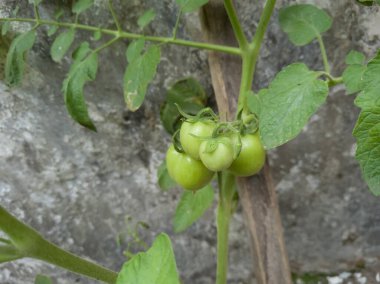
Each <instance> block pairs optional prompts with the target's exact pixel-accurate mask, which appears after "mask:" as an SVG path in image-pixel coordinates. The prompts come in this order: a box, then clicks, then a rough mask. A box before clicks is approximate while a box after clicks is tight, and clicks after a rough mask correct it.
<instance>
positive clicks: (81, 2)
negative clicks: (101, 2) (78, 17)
mask: <svg viewBox="0 0 380 284" xmlns="http://www.w3.org/2000/svg"><path fill="white" fill-rule="evenodd" d="M93 4H94V0H78V1H76V2H75V4H74V5H73V8H72V11H73V13H74V14H80V13H83V12H84V11H86V10H87V9H89V8H90V7H91V6H92V5H93Z"/></svg>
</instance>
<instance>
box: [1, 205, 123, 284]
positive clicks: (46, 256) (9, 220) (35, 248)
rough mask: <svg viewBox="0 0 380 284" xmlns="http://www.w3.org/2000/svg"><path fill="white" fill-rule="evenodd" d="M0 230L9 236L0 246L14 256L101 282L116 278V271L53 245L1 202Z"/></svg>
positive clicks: (113, 281) (109, 281) (108, 281)
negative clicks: (37, 261) (45, 263)
mask: <svg viewBox="0 0 380 284" xmlns="http://www.w3.org/2000/svg"><path fill="white" fill-rule="evenodd" d="M0 230H1V231H3V232H4V233H5V234H6V235H7V236H8V237H9V238H10V242H11V245H8V246H7V247H6V248H5V247H4V246H3V247H2V249H3V250H4V251H5V249H6V251H7V252H8V253H12V254H13V255H14V259H17V258H22V257H31V258H35V259H39V260H42V261H45V262H48V263H51V264H54V265H57V266H60V267H62V268H65V269H67V270H70V271H72V272H74V273H78V274H82V275H85V276H87V277H90V278H93V279H96V280H100V281H103V282H105V283H115V282H116V279H117V273H116V272H114V271H111V270H109V269H107V268H105V267H103V266H100V265H98V264H95V263H93V262H90V261H88V260H85V259H83V258H80V257H79V256H76V255H74V254H72V253H70V252H67V251H65V250H63V249H61V248H59V247H57V246H56V245H54V244H53V243H51V242H49V241H48V240H46V239H44V238H43V237H42V236H41V235H40V234H39V233H38V232H37V231H35V230H34V229H32V228H30V227H29V226H27V225H25V224H24V223H22V222H21V221H19V220H18V219H16V218H15V217H14V216H12V215H11V214H9V213H8V212H7V211H6V210H5V209H4V208H3V207H2V206H0ZM9 260H11V259H9Z"/></svg>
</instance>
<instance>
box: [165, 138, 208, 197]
mask: <svg viewBox="0 0 380 284" xmlns="http://www.w3.org/2000/svg"><path fill="white" fill-rule="evenodd" d="M166 166H167V168H168V172H169V175H170V176H171V177H172V179H173V180H175V181H176V182H177V183H178V184H179V185H180V186H182V187H183V188H184V189H187V190H192V191H195V190H198V189H201V188H202V187H204V186H205V185H207V184H208V183H209V182H210V181H211V179H212V177H213V176H214V173H213V172H212V171H210V170H209V169H207V168H206V167H205V166H204V165H203V164H202V162H201V161H199V160H195V159H194V158H192V157H190V156H189V155H188V154H186V153H180V152H178V151H177V150H176V149H175V148H174V145H171V146H170V147H169V149H168V151H167V153H166Z"/></svg>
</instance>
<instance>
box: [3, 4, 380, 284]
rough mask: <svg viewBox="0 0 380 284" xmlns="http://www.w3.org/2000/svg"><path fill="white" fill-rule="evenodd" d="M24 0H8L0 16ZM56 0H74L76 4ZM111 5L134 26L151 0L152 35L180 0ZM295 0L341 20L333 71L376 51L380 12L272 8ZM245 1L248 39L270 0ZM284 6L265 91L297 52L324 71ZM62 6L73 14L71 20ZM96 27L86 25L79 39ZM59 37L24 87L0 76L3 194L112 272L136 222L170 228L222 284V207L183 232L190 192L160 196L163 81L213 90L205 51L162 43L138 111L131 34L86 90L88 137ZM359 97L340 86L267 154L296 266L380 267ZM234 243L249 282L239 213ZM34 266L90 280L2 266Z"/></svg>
mask: <svg viewBox="0 0 380 284" xmlns="http://www.w3.org/2000/svg"><path fill="white" fill-rule="evenodd" d="M18 2H19V1H13V0H5V1H3V2H2V3H1V4H0V16H5V15H7V13H9V11H11V10H12V8H13V7H14V6H15V4H16V3H18ZM25 2H26V1H25ZM45 2H48V1H45ZM55 2H56V3H58V2H59V3H61V4H62V5H66V6H67V4H66V3H67V2H68V1H55ZM114 2H115V7H116V9H117V11H118V15H119V17H120V19H121V21H122V22H123V24H125V25H124V28H126V29H127V30H136V29H137V25H136V24H135V23H136V19H137V17H138V15H140V14H141V13H142V12H143V11H144V10H145V9H147V8H150V7H152V8H154V9H155V10H156V12H157V21H156V22H155V24H154V25H151V26H150V27H149V28H148V29H147V31H146V32H147V33H149V34H156V35H163V36H170V34H171V30H172V27H173V26H174V23H175V15H176V13H177V12H178V8H177V7H176V5H175V3H174V1H169V0H165V1H152V0H149V1H144V3H141V2H140V1H136V0H134V1H114ZM296 2H299V3H301V2H302V3H317V4H318V5H320V6H321V7H323V8H326V9H327V10H328V11H329V13H330V14H331V15H333V16H334V25H333V28H332V30H331V31H329V32H327V33H326V35H325V36H324V38H325V44H326V48H327V51H328V54H329V58H330V62H331V64H332V66H333V73H334V75H339V74H341V72H342V70H343V69H344V57H345V55H346V54H347V53H348V52H349V51H350V50H351V49H358V50H360V51H363V52H364V53H365V54H366V55H367V56H369V57H371V56H374V54H375V51H376V50H377V49H378V48H379V47H380V41H379V36H380V25H379V24H378V22H379V19H380V17H379V16H380V12H379V8H364V7H359V6H357V5H356V4H354V3H353V2H354V1H351V2H347V1H328V0H318V1H285V0H283V1H279V3H278V5H277V7H278V8H279V7H280V6H282V5H285V4H288V3H296ZM66 6H65V7H66ZM238 8H239V15H241V19H242V20H243V21H244V26H245V27H247V34H249V35H252V33H253V32H254V31H255V27H256V26H257V22H258V13H259V11H260V10H261V7H255V5H253V4H252V3H248V1H239V3H238ZM278 8H277V9H276V11H275V13H274V16H273V18H272V21H271V23H270V25H269V30H268V33H267V36H266V39H267V41H265V43H264V44H263V49H262V52H261V58H260V60H259V63H258V67H257V70H258V72H257V76H256V79H255V82H254V90H258V89H260V88H262V87H265V86H266V85H267V84H268V82H270V80H271V79H272V78H273V77H274V75H275V74H276V73H277V72H278V71H279V70H280V69H281V68H282V67H284V66H286V65H288V64H290V63H292V62H295V61H300V60H303V61H305V62H306V63H307V65H308V66H309V67H310V68H313V69H322V67H323V66H322V62H321V59H320V55H319V48H318V45H317V43H312V44H310V45H308V46H305V47H294V46H292V45H291V43H290V42H289V41H288V40H287V38H286V35H284V33H283V32H282V31H281V30H280V28H279V26H278V23H277V17H278ZM65 9H66V18H65V20H70V18H69V13H68V8H67V7H66V8H65ZM54 10H55V8H54V4H53V3H51V2H48V3H47V4H43V5H42V9H41V15H42V16H43V17H52V15H53V13H54ZM20 15H23V16H31V15H32V9H31V6H28V5H27V4H26V3H23V4H21V9H20ZM80 21H81V22H86V23H90V24H91V23H92V24H94V25H98V24H99V25H102V26H111V25H112V23H111V22H110V17H109V14H108V13H107V11H106V1H101V0H97V1H95V8H93V9H92V10H91V11H90V12H89V13H86V14H84V15H83V16H81V17H80ZM181 23H182V24H183V25H181V28H180V29H179V33H178V36H179V37H180V38H186V39H188V38H191V37H198V38H199V37H200V36H201V33H200V30H199V24H198V22H197V17H196V14H190V15H187V16H186V17H184V18H183V19H182V21H181ZM27 28H28V25H26V24H23V25H20V24H18V25H13V26H12V29H13V31H17V30H26V29H27ZM88 36H89V34H88V33H85V32H80V33H78V36H77V40H76V42H75V45H78V44H79V43H80V42H81V41H82V40H84V39H88ZM51 42H52V39H51V38H48V37H47V36H46V33H45V32H43V31H42V32H40V33H39V38H38V42H37V44H36V45H35V47H34V48H33V50H32V52H31V53H30V54H29V56H28V62H29V67H28V72H27V75H26V78H25V80H24V81H23V84H22V86H19V87H17V88H14V89H9V88H8V87H6V86H5V84H4V83H0V110H1V111H0V141H2V143H1V144H2V146H1V147H0V202H1V204H2V205H3V206H5V207H6V208H7V209H8V210H9V211H10V212H12V214H14V215H16V216H17V217H19V218H20V219H21V220H23V221H25V222H26V223H28V224H30V225H31V226H33V227H34V228H36V229H37V230H38V231H40V232H41V233H42V234H43V235H44V236H45V237H46V238H48V239H49V240H51V241H53V242H54V243H56V244H59V245H60V246H62V247H63V248H65V249H69V250H70V251H72V252H74V253H76V254H79V255H82V256H86V257H88V258H90V259H93V260H95V261H97V262H99V263H101V264H103V265H105V266H107V267H110V268H112V269H114V270H119V269H120V267H121V265H122V264H123V262H124V261H125V256H124V255H123V251H124V250H125V249H126V248H127V246H126V244H127V243H128V242H129V243H131V247H130V248H129V250H130V251H131V252H136V251H139V250H142V249H144V247H143V246H141V245H140V244H138V243H136V242H134V239H133V238H132V236H131V234H130V233H128V231H130V229H131V228H132V227H134V225H135V224H136V223H137V222H139V221H143V222H146V223H147V224H148V225H149V229H143V228H140V229H139V235H140V237H141V239H142V240H143V241H144V242H146V243H147V244H150V243H151V242H152V240H153V239H154V237H155V236H157V234H159V233H160V232H166V233H168V234H169V235H170V237H171V239H172V242H173V246H174V251H175V254H176V259H177V264H178V269H179V271H180V273H181V276H182V278H183V280H184V283H199V284H200V283H211V282H213V280H214V278H215V268H216V262H215V259H216V248H215V246H216V234H215V233H216V227H215V205H214V207H213V209H211V210H209V211H208V212H207V213H206V214H205V216H204V217H203V218H202V219H201V220H200V221H199V222H197V223H196V224H195V225H193V226H192V227H191V228H190V229H189V230H188V231H187V232H186V233H182V234H175V233H174V232H173V230H172V225H171V220H172V216H173V214H174V210H175V207H176V204H177V202H178V200H179V198H180V194H181V191H180V190H179V189H177V190H173V191H169V192H161V191H160V190H159V188H158V186H157V179H156V169H157V167H158V165H159V164H160V163H161V161H162V159H163V157H164V155H165V151H166V147H167V145H168V143H169V141H170V137H169V135H167V134H166V133H165V131H164V130H163V128H162V126H161V125H160V121H159V108H160V105H161V103H162V102H163V101H164V94H165V90H166V88H167V87H168V86H170V84H172V83H173V82H174V81H175V80H177V79H179V78H182V77H184V76H189V75H191V76H194V77H195V78H197V79H198V80H200V82H201V83H202V84H203V86H204V87H205V88H206V90H207V92H208V93H209V94H210V95H212V88H211V84H210V75H209V71H208V66H207V54H206V53H205V52H203V51H202V52H199V51H197V50H194V49H191V48H183V47H176V46H165V47H164V48H163V57H162V62H161V64H160V67H159V72H158V75H157V76H156V78H155V80H154V83H153V84H152V86H151V87H150V88H149V91H148V96H147V100H146V102H145V103H144V105H143V107H142V108H141V109H140V110H139V111H137V112H135V113H131V112H129V111H127V110H126V109H125V107H124V102H123V98H122V95H123V94H122V87H121V86H122V77H123V72H124V68H125V64H126V62H125V59H124V52H125V47H126V44H127V41H124V42H120V43H118V44H116V45H114V46H112V47H111V48H110V49H107V50H105V51H103V52H102V53H101V64H100V70H99V74H98V76H97V79H96V82H94V83H90V84H88V86H87V87H86V100H87V101H88V106H89V109H90V115H91V117H92V118H93V119H94V122H95V123H96V125H97V127H98V133H92V132H90V131H88V130H85V129H83V128H82V127H80V126H79V125H77V124H76V123H74V122H73V121H72V120H71V119H70V118H69V117H68V115H67V113H66V110H65V107H64V102H63V97H62V95H61V91H60V90H61V83H62V80H63V78H64V75H65V74H66V72H67V70H68V67H69V64H70V59H69V57H68V56H66V57H65V58H64V60H63V62H62V63H61V64H55V63H54V62H52V60H51V59H50V57H49V48H50V44H51ZM92 44H96V43H92ZM0 54H1V53H0ZM232 72H233V71H232ZM0 76H2V73H0ZM353 100H354V97H353V96H346V94H345V91H344V88H342V87H335V88H334V89H333V90H332V91H331V93H330V96H329V98H328V101H327V104H326V105H324V106H323V107H322V108H321V109H320V110H319V111H318V113H317V114H315V115H314V116H313V117H312V119H311V122H310V123H309V124H308V126H307V127H305V129H304V131H303V133H302V134H301V135H300V136H299V137H297V138H296V139H295V140H293V141H291V142H290V143H288V144H286V145H284V146H281V147H279V148H278V149H276V150H274V151H271V152H270V153H269V157H270V162H271V164H272V165H273V174H274V179H275V183H276V187H277V190H278V192H279V199H280V207H281V213H282V218H283V223H284V227H285V228H284V230H285V237H286V243H287V248H288V252H289V257H290V261H291V265H292V270H293V271H294V272H297V273H304V272H326V273H329V274H335V273H339V272H341V271H347V270H358V269H360V268H361V267H363V265H364V266H365V270H364V271H368V273H372V272H374V271H380V265H379V258H380V245H379V244H380V243H379V242H378V241H377V240H378V239H379V236H380V233H379V232H380V214H379V212H380V203H379V202H378V199H376V198H375V197H374V196H372V195H371V193H370V192H369V191H368V189H367V186H366V185H365V183H364V182H363V181H362V179H361V176H360V170H359V167H358V164H357V162H356V161H355V160H354V149H355V140H354V139H353V138H352V135H351V131H352V129H353V127H354V124H355V121H356V118H357V116H358V112H359V111H358V109H357V108H356V107H354V105H353ZM117 239H119V240H120V243H119V244H118V242H117ZM230 249H231V251H230V270H229V282H228V283H236V284H238V283H253V282H252V281H253V280H252V278H253V276H252V271H251V268H252V264H251V259H250V255H249V244H248V238H247V234H246V231H245V228H244V222H243V220H242V216H241V214H240V210H239V212H238V213H237V214H236V215H235V216H234V219H233V222H232V225H231V236H230ZM38 273H44V274H47V275H51V276H52V277H53V278H54V279H56V281H57V283H62V284H65V283H74V282H75V281H78V282H76V283H94V281H93V280H88V279H85V278H82V277H79V276H76V275H73V274H71V273H67V272H65V271H64V270H62V269H59V268H56V267H53V266H51V265H47V264H44V263H41V262H39V261H35V260H30V259H23V260H20V261H15V262H12V263H8V264H2V265H1V272H0V283H12V284H18V283H33V279H34V276H35V275H36V274H38ZM374 275H375V274H374V273H373V276H371V277H372V278H373V277H374Z"/></svg>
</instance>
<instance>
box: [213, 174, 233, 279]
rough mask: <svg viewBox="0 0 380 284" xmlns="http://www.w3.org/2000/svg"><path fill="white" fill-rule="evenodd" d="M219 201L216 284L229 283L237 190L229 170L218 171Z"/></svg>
mask: <svg viewBox="0 0 380 284" xmlns="http://www.w3.org/2000/svg"><path fill="white" fill-rule="evenodd" d="M218 184H219V202H218V211H217V214H218V215H217V229H218V233H217V242H218V244H217V269H216V282H215V283H216V284H226V283H227V272H228V235H229V227H230V221H231V217H232V214H233V208H234V200H233V199H234V195H235V192H236V187H235V176H234V175H232V174H231V173H229V172H218Z"/></svg>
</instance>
